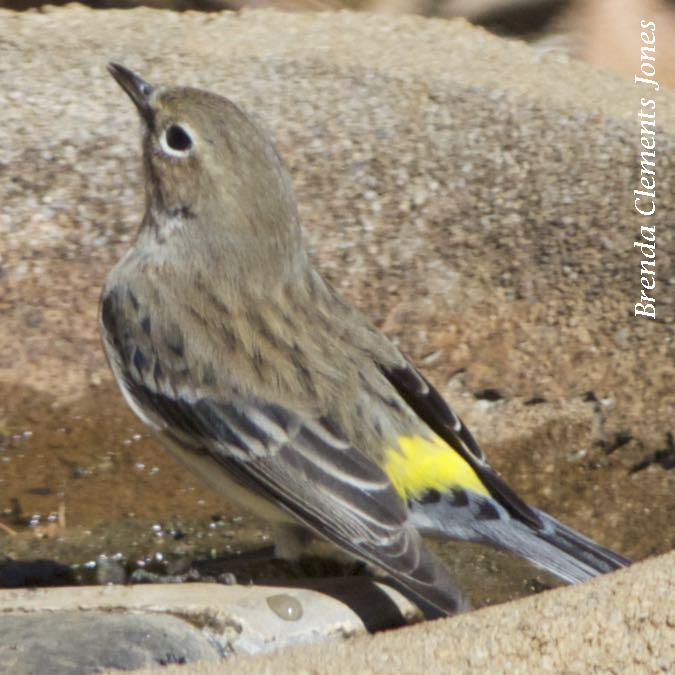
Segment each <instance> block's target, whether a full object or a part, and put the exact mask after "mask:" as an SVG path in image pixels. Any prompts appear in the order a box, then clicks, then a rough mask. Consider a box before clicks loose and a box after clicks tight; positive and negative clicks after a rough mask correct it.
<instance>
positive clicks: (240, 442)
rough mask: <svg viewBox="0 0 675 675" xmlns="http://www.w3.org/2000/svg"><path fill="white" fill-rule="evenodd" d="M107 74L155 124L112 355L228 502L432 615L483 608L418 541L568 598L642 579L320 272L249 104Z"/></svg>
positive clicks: (173, 440)
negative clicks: (543, 584)
mask: <svg viewBox="0 0 675 675" xmlns="http://www.w3.org/2000/svg"><path fill="white" fill-rule="evenodd" d="M110 72H111V73H112V75H113V77H114V78H115V79H116V80H117V82H118V83H119V84H120V86H121V87H122V88H123V89H124V91H125V92H126V93H127V94H128V95H129V97H130V98H131V100H132V101H133V102H134V104H135V105H136V108H137V109H138V112H139V113H140V116H141V119H142V121H143V163H144V173H145V195H146V211H145V216H144V218H143V221H142V223H141V227H140V229H139V231H138V235H137V237H136V240H135V242H134V244H133V246H132V248H131V249H130V250H129V251H128V252H127V253H126V254H125V255H124V256H123V257H122V259H121V260H120V261H119V262H118V263H117V265H116V266H115V267H114V268H113V270H112V271H111V272H110V274H109V275H108V278H107V281H106V283H105V286H104V288H103V293H102V296H101V303H100V330H101V335H102V338H103V344H104V346H105V351H106V354H107V356H108V360H109V362H110V365H111V367H112V370H113V372H114V374H115V377H116V378H117V382H118V384H119V386H120V389H121V391H122V394H123V395H124V397H125V399H126V400H127V402H128V404H129V405H130V406H131V408H132V410H133V411H134V412H135V413H136V414H137V415H138V416H139V417H140V418H141V420H143V422H145V423H146V424H147V425H148V426H150V427H151V428H153V429H154V430H156V431H157V432H159V434H160V435H161V437H162V438H163V439H164V441H165V443H166V445H167V447H168V448H169V449H170V450H171V451H172V452H173V453H174V454H175V455H176V457H178V459H180V460H181V461H182V462H184V463H185V464H186V465H187V466H188V467H189V468H190V469H192V470H193V471H194V472H195V473H196V474H197V475H199V476H200V477H201V478H203V479H204V480H205V481H206V482H207V483H208V484H209V485H211V486H212V487H213V488H215V489H216V490H217V491H218V492H220V493H221V494H222V495H224V496H225V497H226V498H227V499H230V500H234V501H236V502H239V503H240V504H242V505H244V506H245V507H247V508H249V509H250V510H251V511H253V512H255V513H256V514H259V515H261V516H263V517H264V518H267V519H268V520H269V521H271V523H272V524H273V525H274V528H275V531H276V534H277V537H276V542H277V553H278V554H279V555H282V556H286V557H291V556H294V555H297V554H298V553H299V552H300V550H301V546H302V544H303V543H304V542H305V540H306V539H307V536H306V535H307V533H309V534H310V535H313V536H316V537H320V538H324V539H326V540H328V541H329V542H332V543H333V544H335V545H336V546H338V547H339V548H341V549H343V550H344V551H346V552H347V553H349V554H351V555H352V556H353V557H355V558H357V559H360V560H364V561H367V562H369V563H372V564H374V565H376V566H378V567H379V568H382V569H384V570H386V571H387V572H388V573H389V574H390V575H392V576H393V577H394V579H396V580H397V581H398V582H399V583H400V584H401V585H402V586H403V587H404V588H407V589H408V590H409V591H410V592H411V593H412V594H413V595H414V596H415V597H416V598H417V600H418V601H419V602H420V604H421V606H423V607H424V608H425V610H426V611H427V614H428V615H429V616H434V615H436V616H437V615H444V614H451V613H454V612H456V611H458V610H461V609H463V608H465V607H467V603H466V601H465V600H464V599H463V597H462V596H461V594H460V592H459V590H458V589H457V586H456V584H455V582H454V581H453V579H452V578H451V576H450V575H449V573H448V572H447V571H446V569H445V568H444V567H443V565H442V564H441V563H440V562H439V561H438V560H437V559H436V558H435V557H434V556H433V555H432V554H431V553H430V552H429V551H428V550H427V549H426V548H425V546H424V543H423V541H422V538H421V536H420V532H421V533H430V534H433V535H436V536H443V537H448V538H453V539H460V540H469V541H482V542H487V543H490V544H493V545H494V546H497V547H499V548H502V549H506V550H508V551H512V552H514V553H516V554H518V555H520V556H522V557H524V558H526V559H527V560H529V561H530V562H531V563H533V564H534V565H538V566H539V567H542V568H544V569H546V570H548V571H550V572H552V573H553V574H555V575H557V576H558V577H560V578H561V579H564V580H566V581H569V582H575V581H582V580H584V579H587V578H589V577H592V576H594V575H595V574H598V573H602V572H607V571H609V570H613V569H615V568H618V567H622V566H624V565H626V564H628V561H627V560H626V559H624V558H622V557H621V556H619V555H617V554H615V553H613V552H612V551H610V550H608V549H606V548H603V547H602V546H599V545H598V544H596V543H594V542H592V541H591V540H589V539H587V538H585V537H583V536H582V535H580V534H578V533H577V532H574V531H573V530H571V529H569V528H567V527H565V526H564V525H562V524H561V523H559V522H557V521H556V520H554V519H553V518H552V517H551V516H549V515H547V514H545V513H543V512H542V511H539V510H537V509H535V508H532V507H530V506H528V505H527V504H525V503H524V502H523V501H522V500H521V499H520V498H519V497H518V496H516V494H515V493H514V492H513V491H512V490H511V489H510V488H509V487H508V486H507V485H506V484H505V483H504V482H503V481H502V480H501V478H499V476H498V475H497V474H496V473H495V472H494V471H493V470H492V469H491V468H490V467H489V466H488V464H487V463H486V461H485V457H484V455H483V453H482V451H481V450H480V449H479V447H478V445H477V443H476V442H475V440H474V439H473V437H472V435H471V434H470V432H469V431H468V429H467V428H466V427H465V426H464V425H463V424H462V422H461V421H460V419H459V418H458V417H457V416H456V415H454V414H453V413H452V412H451V411H450V409H449V408H448V406H447V405H446V404H445V402H444V401H443V399H442V398H441V396H440V395H439V393H438V392H437V391H436V390H435V389H434V388H433V387H432V386H431V385H430V384H429V382H427V380H426V379H425V378H424V376H423V375H421V374H420V373H419V371H418V370H417V369H416V368H415V367H414V366H413V365H412V364H411V363H409V362H408V361H407V359H406V358H405V357H404V356H403V355H402V354H401V353H400V352H399V350H398V349H397V348H396V347H395V346H394V345H393V344H392V343H391V342H390V341H389V340H388V339H387V338H386V337H385V336H384V335H382V334H381V333H380V332H379V331H377V330H376V329H375V328H374V327H373V326H372V325H371V324H370V323H369V322H368V320H367V319H365V318H364V317H363V315H361V314H360V313H359V312H358V311H357V310H355V309H354V308H352V307H351V306H349V305H348V304H346V303H345V302H344V301H343V300H342V299H341V298H340V297H339V296H338V295H337V293H336V292H335V291H334V290H333V289H332V288H331V287H330V286H329V285H328V284H327V283H326V281H324V279H323V278H322V277H321V276H320V275H319V273H318V272H317V271H316V270H315V269H314V267H313V266H312V264H311V262H310V260H309V258H308V256H307V253H306V251H305V249H304V247H303V243H302V236H301V230H300V223H299V220H298V213H297V209H296V204H295V198H294V196H293V191H292V187H291V180H290V177H289V174H288V171H287V169H286V167H285V166H284V164H283V162H282V160H281V158H280V157H279V155H278V154H277V152H276V150H275V148H274V145H273V144H272V142H271V140H270V139H269V138H268V136H267V135H266V134H265V133H264V132H263V131H262V130H261V129H259V128H258V127H257V126H256V125H255V124H254V123H253V122H252V121H251V119H250V118H249V117H248V116H247V115H245V114H244V113H243V112H242V111H241V110H240V109H239V108H238V107H237V106H236V105H234V103H232V102H231V101H229V100H227V99H225V98H222V97H220V96H217V95H215V94H212V93H208V92H205V91H200V90H198V89H191V88H182V87H181V88H178V87H167V88H157V89H156V88H154V87H152V86H150V85H149V84H148V83H147V82H145V81H143V80H142V79H141V78H140V77H138V76H137V75H135V74H134V73H132V72H131V71H129V70H127V69H126V68H123V67H122V66H119V65H116V64H111V65H110Z"/></svg>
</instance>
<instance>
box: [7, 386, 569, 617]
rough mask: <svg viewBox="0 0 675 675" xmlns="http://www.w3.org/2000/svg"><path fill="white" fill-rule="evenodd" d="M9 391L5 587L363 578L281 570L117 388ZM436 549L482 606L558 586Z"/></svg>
mask: <svg viewBox="0 0 675 675" xmlns="http://www.w3.org/2000/svg"><path fill="white" fill-rule="evenodd" d="M6 393H7V395H8V396H9V398H7V399H6V400H7V401H8V404H7V411H8V414H7V418H6V419H5V420H3V421H2V426H1V427H0V433H1V434H2V437H1V440H0V506H1V507H2V511H1V512H0V524H1V527H0V551H1V553H2V556H3V557H4V558H5V559H6V562H5V563H4V565H3V563H2V562H0V585H5V586H20V585H48V584H63V583H66V584H70V583H73V584H77V583H121V582H129V581H157V580H162V579H165V580H182V579H186V578H188V579H215V580H218V581H221V582H225V583H231V582H233V581H235V580H236V581H237V582H240V583H248V582H251V581H253V582H265V581H273V582H279V581H283V580H284V579H289V580H290V579H296V580H297V579H299V578H303V577H323V576H335V575H341V574H350V573H354V570H355V567H354V565H353V564H352V563H350V562H345V561H339V560H338V561H337V562H336V559H335V557H334V556H332V555H331V551H330V549H328V548H327V547H319V548H320V551H319V554H317V555H315V554H314V550H313V549H310V554H311V555H310V556H308V557H307V558H306V559H303V560H302V561H301V562H300V563H298V564H297V565H289V564H288V563H283V562H279V561H273V560H272V559H271V557H270V555H271V554H270V551H269V545H270V544H271V540H270V537H269V532H268V530H267V528H266V526H265V524H264V523H262V522H261V521H259V520H257V519H256V518H254V517H252V516H249V515H248V514H247V513H242V512H240V511H239V510H238V509H237V508H236V507H233V506H230V505H229V504H227V503H226V502H225V501H224V500H222V499H221V498H220V497H218V496H217V495H215V494H214V493H212V492H210V491H209V490H208V489H207V488H206V487H204V486H203V485H201V484H200V483H199V482H198V481H197V480H196V479H195V478H193V477H192V475H191V474H189V473H188V472H186V471H185V470H184V469H183V467H182V466H180V465H178V464H177V463H176V462H175V461H174V460H173V459H172V457H171V456H170V455H169V454H168V453H167V452H165V451H164V450H163V449H162V448H161V446H160V444H159V443H158V441H157V440H156V439H155V438H154V437H153V436H152V435H151V434H150V433H148V431H147V430H146V429H145V428H144V427H143V426H142V425H141V423H140V422H138V421H137V420H136V419H135V418H134V417H133V415H132V414H131V413H130V412H129V411H128V410H127V408H126V406H125V404H124V402H123V401H122V399H121V397H120V395H119V393H118V392H117V390H116V388H114V387H113V386H112V385H109V386H108V385H106V386H102V387H92V389H91V393H90V395H89V396H87V397H86V399H82V400H79V401H75V402H73V403H70V404H64V405H56V404H55V403H54V402H53V401H50V400H48V399H47V398H46V397H44V396H41V395H37V394H35V393H33V392H31V391H29V390H13V391H11V392H6ZM429 545H430V546H431V547H432V549H433V550H434V551H435V552H436V553H437V554H438V555H439V556H440V557H441V558H442V559H443V560H444V561H445V562H446V563H447V565H448V566H449V567H450V568H451V569H452V570H453V572H454V573H455V574H456V575H457V577H458V578H459V579H460V582H461V584H462V586H463V587H464V588H465V590H466V591H467V593H468V595H469V597H470V598H471V601H472V604H473V605H474V606H476V607H480V606H483V605H486V604H493V603H497V602H503V601H506V600H509V599H513V598H516V597H520V596H523V595H527V594H530V593H532V592H536V591H539V590H542V589H545V588H549V587H552V586H554V585H557V582H556V581H555V580H554V579H552V578H551V577H550V576H548V575H546V574H545V573H540V572H538V571H537V570H534V569H533V568H531V567H530V566H529V565H527V564H526V563H524V562H523V561H520V560H519V559H517V558H515V557H514V556H510V555H508V554H503V553H500V552H495V551H492V550H490V549H487V548H485V547H482V546H478V545H469V544H464V543H460V544H456V543H447V542H436V541H432V542H430V543H429ZM265 547H268V550H267V551H264V550H262V549H264V548H265ZM314 548H316V547H314ZM338 558H339V556H338ZM7 561H14V563H13V564H9V563H8V562H7ZM27 561H43V562H42V563H39V564H33V565H32V566H29V565H26V562H27ZM44 561H47V562H44ZM16 563H20V564H18V565H17V564H16Z"/></svg>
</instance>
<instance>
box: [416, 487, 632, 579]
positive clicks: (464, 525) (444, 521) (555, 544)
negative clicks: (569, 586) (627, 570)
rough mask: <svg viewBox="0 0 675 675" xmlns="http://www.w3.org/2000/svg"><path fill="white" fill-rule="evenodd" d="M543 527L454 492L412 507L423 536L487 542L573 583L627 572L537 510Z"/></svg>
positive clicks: (621, 561) (618, 560)
mask: <svg viewBox="0 0 675 675" xmlns="http://www.w3.org/2000/svg"><path fill="white" fill-rule="evenodd" d="M533 512H534V513H536V515H537V517H538V518H539V519H540V521H541V526H540V527H533V526H532V525H530V524H528V523H524V522H522V521H520V520H518V519H516V518H514V517H513V516H512V515H511V514H510V513H509V512H508V511H507V510H506V509H505V508H504V507H503V506H501V505H500V504H499V503H498V502H496V501H495V500H493V499H491V498H488V497H484V496H482V495H478V494H475V493H472V492H468V491H465V490H453V491H450V492H448V493H446V494H444V495H441V497H440V498H439V499H438V500H437V501H435V502H432V503H430V502H429V501H426V502H424V503H423V502H417V501H412V502H411V504H410V513H411V519H412V523H413V524H414V525H415V526H416V527H417V528H418V529H419V530H420V532H422V533H425V534H430V535H432V536H442V537H447V538H450V539H458V540H463V541H476V542H483V543H487V544H490V545H492V546H495V547H496V548H499V549H502V550H506V551H509V552H511V553H515V554H516V555H518V556H520V557H522V558H525V560H527V561H529V562H530V563H531V564H533V565H535V566H536V567H539V568H541V569H544V570H547V571H548V572H551V573H552V574H554V575H555V576H557V577H558V578H560V579H562V580H563V581H566V582H569V583H575V582H579V581H585V580H586V579H590V578H591V577H594V576H596V575H598V574H603V573H605V572H611V571H612V570H615V569H618V568H621V567H625V566H626V565H629V564H630V561H629V560H627V559H626V558H624V557H623V556H620V555H619V554H617V553H614V552H613V551H611V550H609V549H608V548H605V547H604V546H600V545H599V544H596V543H595V542H594V541H592V540H591V539H589V538H588V537H585V536H584V535H582V534H580V533H578V532H576V531H575V530H573V529H571V528H569V527H567V526H566V525H563V524H562V523H560V522H558V521H557V520H556V519H555V518H553V517H551V516H549V515H548V514H547V513H544V512H543V511H539V510H537V509H533Z"/></svg>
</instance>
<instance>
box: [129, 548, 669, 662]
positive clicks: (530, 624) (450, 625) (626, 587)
mask: <svg viewBox="0 0 675 675" xmlns="http://www.w3.org/2000/svg"><path fill="white" fill-rule="evenodd" d="M673 588H675V554H674V553H671V554H669V555H666V556H662V557H661V558H657V559H655V560H650V561H647V562H644V563H640V564H638V565H636V566H635V567H633V568H631V569H627V570H622V571H620V572H616V573H613V574H611V575H608V576H605V577H599V578H597V579H594V580H592V581H590V582H588V583H586V584H582V585H580V586H570V587H567V588H559V589H556V590H554V591H549V592H547V593H541V594H540V595H536V596H533V597H531V598H525V599H523V600H518V601H516V602H512V603H508V604H505V605H499V606H496V607H487V608H485V609H481V610H479V611H476V612H471V613H469V614H464V615H462V616H458V617H453V618H450V619H442V620H439V621H432V622H426V623H422V624H417V625H415V626H410V627H407V628H402V629H400V630H396V631H387V632H384V633H378V634H377V635H374V636H365V635H364V636H358V637H355V638H353V639H351V640H349V641H348V642H346V643H342V642H333V643H327V644H322V645H309V646H305V647H300V648H291V649H288V650H285V651H284V652H282V653H280V654H269V655H263V656H257V657H237V658H235V659H233V660H231V661H227V662H226V663H225V664H219V665H215V664H199V665H192V666H190V668H189V672H190V673H196V674H198V675H207V674H209V673H223V672H225V673H237V675H247V674H248V673H250V674H251V675H253V674H254V673H255V675H263V674H265V675H267V674H269V675H278V674H281V673H283V674H285V673H289V674H290V673H292V674H294V675H297V674H298V673H304V674H308V675H309V674H310V673H311V674H312V675H314V674H318V673H362V674H364V675H365V674H368V675H375V674H380V673H401V674H402V675H408V674H410V675H417V674H418V673H426V674H428V675H436V674H437V673H438V674H440V673H449V672H451V673H467V674H468V673H481V672H490V673H509V674H513V675H520V674H523V675H529V673H568V674H569V675H587V674H588V673H626V674H627V675H628V674H629V675H633V674H635V675H638V674H639V675H643V674H646V673H672V672H673V670H675V604H674V603H673V602H672V597H673ZM159 672H161V673H163V674H164V675H174V674H178V673H184V672H187V669H185V668H180V667H174V666H170V667H168V668H164V669H162V670H161V671H158V670H156V669H155V670H146V669H144V670H142V671H140V672H139V675H150V674H151V673H154V674H158V673H159Z"/></svg>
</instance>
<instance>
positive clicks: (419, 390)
mask: <svg viewBox="0 0 675 675" xmlns="http://www.w3.org/2000/svg"><path fill="white" fill-rule="evenodd" d="M378 365H379V368H380V370H381V371H382V373H383V374H384V376H385V377H386V378H387V379H388V380H389V382H390V383H391V385H392V386H393V387H394V388H395V389H396V391H397V392H398V394H399V395H400V396H401V398H402V399H403V400H404V401H405V402H406V403H407V404H408V406H410V408H412V410H414V411H415V413H416V414H417V415H418V417H419V418H420V419H421V420H422V421H424V422H425V423H426V424H427V426H428V427H429V428H430V429H431V430H432V431H434V432H435V433H436V434H438V435H439V436H440V437H441V438H442V439H443V440H444V441H445V442H446V443H447V444H448V445H449V446H450V447H451V448H452V449H453V450H454V451H455V452H457V453H458V454H459V455H460V456H461V457H462V458H463V459H464V460H465V461H466V462H468V464H469V465H470V466H471V467H472V468H473V470H474V471H475V472H476V474H477V475H478V478H479V479H480V481H481V482H482V484H483V485H484V487H485V488H486V489H487V491H488V492H489V493H490V495H491V496H492V497H493V498H494V499H495V500H496V501H497V502H499V503H500V504H501V505H502V506H503V507H504V508H505V509H506V510H507V511H508V512H509V513H510V514H511V515H512V516H514V517H515V518H517V519H518V520H521V521H522V522H524V523H526V524H528V525H530V526H531V527H534V528H536V529H539V528H541V527H542V522H541V519H540V517H539V515H538V514H537V512H536V511H534V509H532V508H530V507H529V506H528V505H527V504H526V503H525V502H524V501H523V500H522V499H521V498H520V497H518V495H517V494H516V493H515V492H514V491H513V490H512V489H511V488H510V487H509V486H508V485H507V484H506V483H505V482H504V481H503V480H502V479H501V478H500V477H499V476H498V475H497V473H496V472H495V471H494V469H492V468H491V467H490V466H489V465H488V463H487V462H486V460H485V455H484V454H483V451H482V450H481V449H480V447H479V445H478V443H477V442H476V441H475V439H474V437H473V436H472V435H471V432H470V431H469V429H468V428H467V427H466V426H465V425H464V423H463V422H462V420H461V419H460V418H459V417H458V416H457V415H455V413H453V412H452V410H450V408H449V407H448V405H447V403H446V402H445V401H444V400H443V398H442V396H441V395H440V394H439V393H438V391H437V390H436V389H434V387H433V386H432V385H431V384H430V383H429V382H428V381H427V379H426V378H425V377H424V376H423V375H422V374H421V373H420V372H419V371H418V370H417V369H416V368H415V367H414V366H412V365H411V364H409V363H403V364H397V365H384V364H378Z"/></svg>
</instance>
